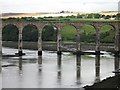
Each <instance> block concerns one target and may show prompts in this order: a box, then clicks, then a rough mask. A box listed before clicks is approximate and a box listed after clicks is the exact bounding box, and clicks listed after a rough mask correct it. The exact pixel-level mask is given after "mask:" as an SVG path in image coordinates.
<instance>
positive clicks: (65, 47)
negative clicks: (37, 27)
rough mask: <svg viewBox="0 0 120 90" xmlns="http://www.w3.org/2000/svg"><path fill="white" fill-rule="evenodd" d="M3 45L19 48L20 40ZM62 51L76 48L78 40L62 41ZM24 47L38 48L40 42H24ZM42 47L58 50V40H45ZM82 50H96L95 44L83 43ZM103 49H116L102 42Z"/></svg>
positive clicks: (101, 48) (3, 43)
mask: <svg viewBox="0 0 120 90" xmlns="http://www.w3.org/2000/svg"><path fill="white" fill-rule="evenodd" d="M2 45H3V47H10V48H16V49H17V48H18V42H12V41H3V42H2ZM62 47H63V48H62V51H68V49H76V42H65V43H62ZM23 49H31V50H37V49H38V44H37V42H23ZM42 49H43V50H47V51H57V43H56V42H43V43H42ZM81 49H82V51H86V50H95V44H82V46H81ZM100 50H101V51H110V52H112V51H114V45H113V44H102V45H101V47H100Z"/></svg>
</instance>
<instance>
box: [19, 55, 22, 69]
mask: <svg viewBox="0 0 120 90" xmlns="http://www.w3.org/2000/svg"><path fill="white" fill-rule="evenodd" d="M19 70H22V56H20V57H19Z"/></svg>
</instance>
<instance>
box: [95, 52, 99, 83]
mask: <svg viewBox="0 0 120 90" xmlns="http://www.w3.org/2000/svg"><path fill="white" fill-rule="evenodd" d="M95 70H96V79H95V82H96V83H98V82H99V81H100V55H99V54H97V55H95Z"/></svg>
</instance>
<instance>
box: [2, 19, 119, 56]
mask: <svg viewBox="0 0 120 90" xmlns="http://www.w3.org/2000/svg"><path fill="white" fill-rule="evenodd" d="M86 24H88V25H91V26H93V27H94V28H95V30H96V48H95V51H96V53H99V52H100V28H101V27H102V26H104V25H111V26H112V27H113V28H114V30H115V44H114V46H115V48H114V50H115V52H116V53H119V51H120V48H119V42H120V27H119V25H120V22H119V21H104V22H103V21H79V22H71V21H69V22H60V21H58V22H57V21H49V22H48V21H2V26H1V27H0V39H1V40H0V45H1V46H2V29H3V28H4V27H5V26H7V25H14V26H16V27H17V28H18V30H19V40H18V54H19V55H20V56H21V55H22V54H23V51H22V41H23V40H22V31H23V28H24V27H25V26H27V25H33V26H35V27H36V28H37V30H38V33H39V34H38V55H42V29H43V28H44V27H45V26H46V25H52V26H54V27H55V29H56V30H57V54H58V55H59V54H61V33H60V31H61V29H62V28H63V27H64V26H65V25H72V26H74V27H75V28H76V32H77V40H76V45H77V48H76V50H77V51H76V52H77V53H78V54H81V38H80V36H81V35H80V34H81V28H82V27H84V25H86ZM1 52H2V50H1Z"/></svg>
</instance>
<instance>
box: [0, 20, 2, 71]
mask: <svg viewBox="0 0 120 90" xmlns="http://www.w3.org/2000/svg"><path fill="white" fill-rule="evenodd" d="M1 62H2V22H1V20H0V73H1V71H2V66H1Z"/></svg>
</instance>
